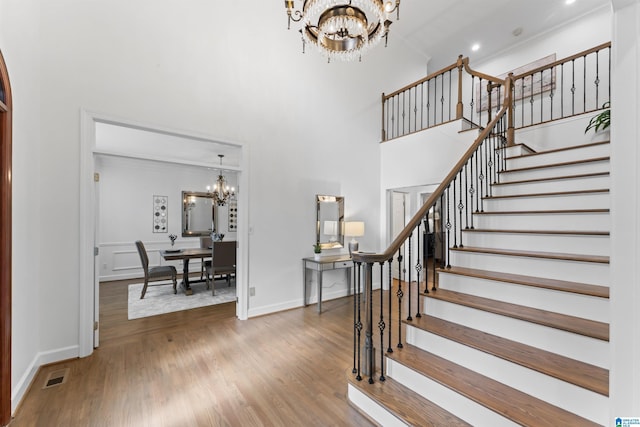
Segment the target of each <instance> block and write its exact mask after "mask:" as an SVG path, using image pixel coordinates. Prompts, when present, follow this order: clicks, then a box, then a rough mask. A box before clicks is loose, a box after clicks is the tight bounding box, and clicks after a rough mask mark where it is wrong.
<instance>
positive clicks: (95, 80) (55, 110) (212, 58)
mask: <svg viewBox="0 0 640 427" xmlns="http://www.w3.org/2000/svg"><path fill="white" fill-rule="evenodd" d="M2 6H3V7H2V16H0V47H1V48H2V51H3V54H4V56H5V59H6V62H7V65H8V67H9V72H10V75H11V77H12V85H13V89H14V91H13V92H14V118H15V123H14V143H15V144H14V147H15V153H14V177H13V178H14V189H15V196H14V218H15V227H14V235H17V236H20V237H21V239H19V240H18V239H16V240H14V250H13V263H14V264H13V271H14V278H13V286H14V289H29V292H28V293H26V292H25V293H18V292H14V295H15V296H14V302H13V304H14V312H13V320H14V322H13V324H14V330H13V349H14V354H13V361H14V362H13V378H12V381H13V388H14V396H15V399H14V406H15V405H16V404H17V402H18V400H19V398H20V396H21V395H22V393H23V391H24V389H23V386H24V385H25V384H28V382H29V381H28V379H29V375H30V373H31V372H32V371H33V369H32V368H34V367H37V366H38V365H39V364H40V363H42V362H43V361H47V362H50V361H55V360H60V359H64V358H68V357H73V356H74V354H75V355H77V354H78V344H79V332H78V331H79V329H80V325H79V313H78V312H79V307H78V306H79V301H78V294H79V289H80V288H81V287H88V286H91V284H90V283H81V282H80V280H79V278H78V275H79V273H78V272H79V269H80V266H79V261H78V260H79V259H80V253H79V250H80V249H79V248H80V244H79V239H80V236H79V223H80V217H79V211H80V209H79V206H80V204H81V203H82V201H80V200H79V199H78V197H79V194H80V191H79V188H80V184H79V178H80V164H79V159H80V132H79V130H80V111H81V110H82V109H86V110H89V111H93V112H96V113H99V114H103V115H107V116H112V117H121V118H123V119H124V120H125V121H130V122H135V123H141V124H147V125H149V127H151V128H153V127H160V128H169V129H175V130H180V129H183V130H185V132H186V133H194V134H199V135H207V136H210V137H211V138H212V139H215V140H218V141H228V142H232V143H240V144H244V145H245V146H246V147H247V148H246V152H247V154H248V157H247V158H246V159H245V160H246V167H247V168H248V170H249V171H250V174H249V176H250V180H249V184H248V188H247V191H248V192H249V198H248V205H249V206H248V210H249V212H248V215H249V223H250V238H249V248H248V253H249V286H251V287H255V290H256V295H255V297H252V298H251V300H250V315H255V314H260V313H266V312H270V311H274V310H279V309H284V308H289V307H295V306H299V305H301V304H302V271H301V267H300V265H301V261H300V259H301V258H302V257H304V256H309V255H311V253H312V247H311V244H312V243H313V242H314V229H315V227H314V225H315V210H314V196H315V194H316V193H325V194H336V195H342V196H345V199H346V203H345V217H346V218H347V219H348V218H357V219H361V220H363V221H365V222H366V223H367V224H379V222H380V221H379V213H378V210H377V207H378V206H379V184H380V180H379V152H378V144H377V142H378V141H379V139H380V130H379V117H380V93H381V92H383V91H385V90H386V91H389V90H390V89H392V88H395V87H398V86H400V85H401V84H403V83H404V82H405V81H406V80H407V79H406V76H407V75H416V74H419V73H421V72H422V70H423V68H424V64H423V63H422V61H417V60H413V59H410V58H411V54H410V53H409V52H406V51H403V50H401V49H399V48H393V47H394V46H393V43H392V42H390V47H389V48H387V49H383V48H380V49H376V50H375V51H372V52H371V53H370V54H369V55H368V56H366V57H365V58H363V61H362V62H355V63H349V64H343V63H331V64H327V63H326V62H325V60H324V59H322V58H321V57H319V56H318V55H316V54H315V53H314V52H307V54H305V55H302V54H301V53H300V51H301V45H300V41H299V40H300V38H299V35H298V32H297V31H296V30H293V29H292V30H291V31H287V30H286V15H285V12H284V10H283V8H282V5H275V4H274V3H271V2H263V1H252V2H251V4H250V13H248V12H247V7H248V5H247V4H246V2H201V1H199V0H186V1H184V2H182V3H180V5H179V7H176V3H175V2H172V1H168V0H160V1H151V0H141V1H137V2H134V3H132V2H130V1H127V0H111V1H106V0H93V1H90V2H88V1H84V0H60V1H56V2H48V1H44V0H3V3H2ZM234 17H241V18H242V22H240V21H239V20H236V19H234ZM62 23H63V24H62ZM265 23H268V24H265ZM265 31H266V34H265V33H264V32H265ZM230 34H233V36H232V37H230V36H229V35H230ZM264 41H267V42H266V43H265V42H264ZM230 42H231V43H230ZM391 68H393V69H396V70H397V69H400V70H402V71H400V72H391ZM415 70H420V71H419V73H418V72H416V71H415ZM363 76H366V78H363ZM41 159H42V161H41ZM243 191H244V189H243ZM27 196H28V197H27ZM369 230H370V231H369ZM378 239H379V235H378V233H377V230H376V227H375V226H373V227H371V228H368V231H367V236H364V237H363V238H361V239H360V242H361V247H362V248H363V249H366V250H375V249H377V245H378ZM52 272H55V273H54V274H52Z"/></svg>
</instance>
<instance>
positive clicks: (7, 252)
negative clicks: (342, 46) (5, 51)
mask: <svg viewBox="0 0 640 427" xmlns="http://www.w3.org/2000/svg"><path fill="white" fill-rule="evenodd" d="M0 355H2V357H0V425H3V426H4V425H7V424H9V420H10V418H11V86H10V85H9V73H8V72H7V67H6V65H5V63H4V57H3V56H2V52H0Z"/></svg>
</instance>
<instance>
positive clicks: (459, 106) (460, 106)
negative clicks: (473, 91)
mask: <svg viewBox="0 0 640 427" xmlns="http://www.w3.org/2000/svg"><path fill="white" fill-rule="evenodd" d="M456 65H457V66H458V103H457V104H456V119H458V120H459V119H461V118H462V113H463V104H462V66H463V62H462V55H459V56H458V62H456Z"/></svg>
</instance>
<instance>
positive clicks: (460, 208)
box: [454, 169, 466, 248]
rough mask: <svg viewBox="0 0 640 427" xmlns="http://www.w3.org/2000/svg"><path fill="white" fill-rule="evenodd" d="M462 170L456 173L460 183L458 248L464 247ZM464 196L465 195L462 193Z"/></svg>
mask: <svg viewBox="0 0 640 427" xmlns="http://www.w3.org/2000/svg"><path fill="white" fill-rule="evenodd" d="M462 176H463V175H462V169H460V172H458V177H459V178H460V179H458V181H460V202H459V203H458V211H459V215H460V227H459V230H460V247H461V248H464V245H463V244H462V210H463V209H464V203H462V194H463V193H462ZM464 194H466V193H464ZM454 200H455V199H454Z"/></svg>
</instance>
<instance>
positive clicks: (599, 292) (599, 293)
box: [438, 266, 609, 298]
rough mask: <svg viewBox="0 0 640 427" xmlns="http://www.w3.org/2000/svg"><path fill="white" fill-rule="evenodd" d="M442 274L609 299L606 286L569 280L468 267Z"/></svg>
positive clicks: (445, 270)
mask: <svg viewBox="0 0 640 427" xmlns="http://www.w3.org/2000/svg"><path fill="white" fill-rule="evenodd" d="M438 272H439V273H440V274H457V275H460V276H468V277H475V278H478V279H486V280H494V281H497V282H506V283H515V284H518V285H524V286H532V287H536V288H544V289H553V290H555V291H561V292H571V293H575V294H580V295H588V296H593V297H598V298H609V288H608V287H606V286H598V285H589V284H586V283H578V282H570V281H567V280H557V279H548V278H544V277H533V276H524V275H522V274H513V273H503V272H500V271H487V270H479V269H476V268H467V267H456V266H454V267H451V268H439V269H438Z"/></svg>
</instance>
